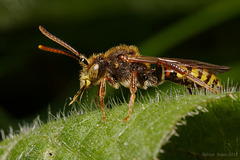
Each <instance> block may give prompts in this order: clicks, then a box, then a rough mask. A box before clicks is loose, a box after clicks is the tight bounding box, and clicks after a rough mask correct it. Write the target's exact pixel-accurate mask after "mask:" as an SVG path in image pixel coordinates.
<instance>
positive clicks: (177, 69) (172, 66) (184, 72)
mask: <svg viewBox="0 0 240 160" xmlns="http://www.w3.org/2000/svg"><path fill="white" fill-rule="evenodd" d="M160 64H163V65H164V66H166V67H167V68H170V69H172V70H174V71H175V72H177V73H179V74H181V75H182V76H184V77H186V78H187V79H189V80H190V81H192V82H194V83H196V84H198V85H199V86H201V87H203V88H206V89H208V90H210V91H211V92H213V93H217V92H216V91H215V90H214V89H213V88H211V87H210V86H209V85H208V84H206V83H205V82H203V81H202V80H201V79H198V78H197V77H194V76H193V75H191V74H189V73H188V71H187V70H185V69H183V68H182V67H180V66H178V65H176V64H174V63H171V62H167V61H163V60H160V59H159V60H158V62H157V65H160Z"/></svg>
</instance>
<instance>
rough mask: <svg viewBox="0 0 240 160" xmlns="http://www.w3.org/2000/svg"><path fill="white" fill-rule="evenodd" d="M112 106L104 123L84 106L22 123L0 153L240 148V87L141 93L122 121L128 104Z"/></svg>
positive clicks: (128, 153) (137, 153)
mask: <svg viewBox="0 0 240 160" xmlns="http://www.w3.org/2000/svg"><path fill="white" fill-rule="evenodd" d="M111 106H113V108H112V109H107V119H108V120H107V122H103V120H102V112H101V110H100V109H97V110H93V111H88V112H87V113H86V114H82V113H83V112H85V109H83V108H85V107H86V106H81V107H83V108H82V109H80V110H79V111H76V110H74V109H73V111H72V112H71V113H70V114H69V116H67V115H65V114H63V113H61V114H59V115H57V117H53V116H51V117H50V119H51V120H50V121H49V122H48V123H46V124H44V125H42V124H41V122H40V121H39V119H36V120H35V122H34V124H33V126H32V127H25V128H22V129H21V131H20V134H17V135H15V136H12V135H11V136H10V137H8V138H6V139H5V140H4V141H3V142H1V143H0V157H1V159H134V158H135V159H144V160H146V159H153V158H156V157H161V159H168V157H171V159H174V158H175V159H177V158H178V156H179V154H180V155H181V156H183V155H187V156H190V157H191V158H192V157H196V156H199V155H200V156H201V155H202V154H204V153H214V154H217V153H230V152H227V151H236V152H234V153H237V152H238V151H239V145H238V139H239V138H240V135H239V134H237V133H239V131H238V130H239V127H240V123H239V122H240V121H239V120H240V110H239V106H240V94H239V93H238V92H237V93H225V94H217V95H215V94H209V93H208V94H207V95H204V94H198V95H188V94H185V95H179V94H176V95H175V96H174V97H169V96H167V95H164V94H159V93H158V94H157V96H156V97H154V98H151V97H150V98H146V97H144V98H143V102H136V104H135V106H134V111H133V114H132V116H131V118H130V119H129V121H128V122H126V123H123V122H122V119H123V118H124V117H125V116H126V115H127V111H128V106H127V104H126V103H124V104H122V105H116V104H115V103H114V102H111ZM207 111H208V112H207ZM189 116H190V118H189ZM60 117H61V118H60ZM54 119H55V120H54ZM209 122H211V123H209ZM185 124H187V125H185ZM182 125H184V126H182ZM39 126H41V127H39ZM180 126H181V127H180ZM173 135H179V136H178V137H175V136H173ZM206 135H207V136H206ZM223 135H224V136H223ZM215 136H216V137H215ZM11 137H13V138H11ZM171 137H172V139H171V140H170V141H169V139H170V138H171ZM219 138H221V139H219ZM169 142H171V143H169ZM215 142H216V143H215ZM166 143H168V144H167V145H165V144H166ZM210 144H212V146H213V148H211V146H210ZM229 144H230V147H229ZM164 145H165V147H164ZM179 146H180V147H179ZM226 148H227V150H226ZM228 148H229V150H228ZM163 150H165V153H164V154H162V151H163ZM176 151H178V152H176ZM160 153H161V154H160ZM173 153H174V154H173ZM189 153H190V154H189ZM185 157H186V156H185Z"/></svg>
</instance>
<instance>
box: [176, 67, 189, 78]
mask: <svg viewBox="0 0 240 160" xmlns="http://www.w3.org/2000/svg"><path fill="white" fill-rule="evenodd" d="M181 68H183V69H185V70H186V71H188V69H187V67H184V66H181ZM177 77H178V78H183V77H184V76H183V75H182V74H180V73H177Z"/></svg>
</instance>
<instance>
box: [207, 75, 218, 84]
mask: <svg viewBox="0 0 240 160" xmlns="http://www.w3.org/2000/svg"><path fill="white" fill-rule="evenodd" d="M215 79H217V77H216V76H215V75H213V74H212V75H211V78H210V80H209V81H208V83H207V84H208V85H211V84H213V81H214V80H215Z"/></svg>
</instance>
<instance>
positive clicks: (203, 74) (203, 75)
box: [201, 69, 209, 82]
mask: <svg viewBox="0 0 240 160" xmlns="http://www.w3.org/2000/svg"><path fill="white" fill-rule="evenodd" d="M208 75H209V73H208V72H207V70H205V69H203V73H202V77H201V81H203V82H204V81H205V80H206V79H207V76H208Z"/></svg>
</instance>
